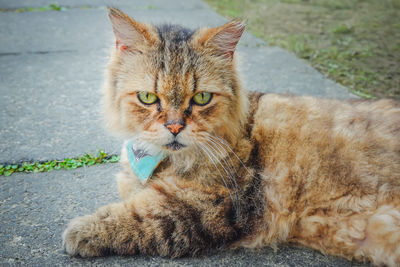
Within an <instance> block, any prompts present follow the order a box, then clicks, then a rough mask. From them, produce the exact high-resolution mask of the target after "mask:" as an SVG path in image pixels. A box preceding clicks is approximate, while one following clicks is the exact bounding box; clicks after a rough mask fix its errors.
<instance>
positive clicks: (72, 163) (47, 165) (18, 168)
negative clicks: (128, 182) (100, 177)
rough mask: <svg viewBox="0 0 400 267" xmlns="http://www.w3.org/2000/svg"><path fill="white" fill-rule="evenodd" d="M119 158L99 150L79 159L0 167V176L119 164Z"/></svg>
mask: <svg viewBox="0 0 400 267" xmlns="http://www.w3.org/2000/svg"><path fill="white" fill-rule="evenodd" d="M119 159H120V157H119V156H117V155H108V154H107V153H106V152H104V151H101V150H99V152H98V155H96V156H94V155H92V154H88V153H86V154H85V155H83V156H81V157H76V158H66V159H63V160H51V161H46V162H24V163H22V164H8V165H5V166H4V165H0V176H1V175H4V176H10V175H11V174H13V173H17V172H26V173H32V172H33V173H36V172H48V171H52V170H60V169H65V170H71V169H76V168H80V167H84V166H92V165H98V164H102V163H116V162H119Z"/></svg>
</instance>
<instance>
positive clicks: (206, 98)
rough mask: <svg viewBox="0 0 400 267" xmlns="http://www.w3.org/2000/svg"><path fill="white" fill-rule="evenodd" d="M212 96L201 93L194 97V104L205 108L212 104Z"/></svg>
mask: <svg viewBox="0 0 400 267" xmlns="http://www.w3.org/2000/svg"><path fill="white" fill-rule="evenodd" d="M212 96H213V94H212V93H207V92H200V93H197V94H195V95H194V96H193V102H194V103H195V104H197V105H200V106H204V105H207V104H208V103H210V101H211V98H212Z"/></svg>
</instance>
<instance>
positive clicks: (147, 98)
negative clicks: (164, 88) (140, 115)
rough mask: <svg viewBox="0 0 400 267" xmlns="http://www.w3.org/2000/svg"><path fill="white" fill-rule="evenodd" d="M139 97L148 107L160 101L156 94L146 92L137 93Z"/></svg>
mask: <svg viewBox="0 0 400 267" xmlns="http://www.w3.org/2000/svg"><path fill="white" fill-rule="evenodd" d="M137 97H138V98H139V100H140V101H141V102H142V103H143V104H146V105H151V104H154V103H156V102H157V100H158V97H157V96H156V95H155V94H153V93H150V92H146V91H142V92H139V93H137Z"/></svg>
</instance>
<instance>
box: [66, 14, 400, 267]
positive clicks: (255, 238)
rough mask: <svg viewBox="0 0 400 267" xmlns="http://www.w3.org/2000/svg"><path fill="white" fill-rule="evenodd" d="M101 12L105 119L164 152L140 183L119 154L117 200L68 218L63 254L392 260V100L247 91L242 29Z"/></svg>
mask: <svg viewBox="0 0 400 267" xmlns="http://www.w3.org/2000/svg"><path fill="white" fill-rule="evenodd" d="M109 17H110V20H111V24H112V28H113V31H114V34H115V37H116V47H115V48H114V49H113V52H112V56H111V59H110V63H109V66H108V75H107V79H106V84H105V87H104V96H103V99H104V110H105V112H104V113H105V117H106V124H107V126H108V127H109V128H110V129H112V130H114V131H115V132H116V133H119V134H121V135H123V136H124V137H125V138H126V139H127V140H134V142H136V143H142V144H145V146H146V149H148V150H143V151H152V152H149V153H153V152H154V151H159V152H160V151H161V152H162V153H164V154H165V157H164V158H162V159H161V161H160V163H159V165H158V166H156V167H155V170H154V173H153V174H152V176H151V178H149V179H148V180H147V181H145V182H141V181H140V180H139V179H138V177H137V176H136V175H135V173H134V172H133V171H132V168H131V165H130V161H129V159H128V151H127V147H124V148H123V150H122V154H121V164H122V167H123V170H122V172H121V173H119V174H118V175H117V182H118V190H119V193H120V196H121V198H122V202H120V203H114V204H110V205H107V206H104V207H101V208H100V209H99V210H98V211H96V212H95V213H94V214H91V215H87V216H83V217H78V218H75V219H73V220H72V221H71V222H70V223H69V225H68V227H67V229H66V230H65V231H64V233H63V246H64V248H65V250H66V252H67V253H68V254H70V255H74V256H82V257H93V256H101V255H107V254H113V253H115V254H123V255H133V254H137V253H144V254H149V255H160V256H168V257H171V258H175V257H182V256H194V255H199V254H201V253H207V251H209V250H214V249H230V248H237V247H248V248H259V247H263V246H272V247H276V246H277V245H278V244H280V243H298V244H302V245H304V246H307V247H310V248H313V249H317V250H319V251H321V252H323V253H327V254H332V255H338V256H342V257H345V258H347V259H349V260H353V259H355V260H359V261H370V262H372V263H373V264H375V265H381V264H385V265H388V266H396V265H400V246H399V244H400V104H399V103H398V102H396V101H394V100H378V101H366V100H343V101H339V100H333V99H331V100H329V99H317V98H314V97H309V96H290V95H279V94H262V93H257V92H250V91H249V92H247V91H245V90H244V89H242V87H241V84H240V80H239V78H238V75H237V72H236V68H235V48H236V45H237V43H238V41H239V39H240V37H241V35H242V33H243V31H244V27H245V26H244V24H243V22H242V21H240V20H233V21H230V22H228V23H226V24H225V25H222V26H220V27H217V28H200V29H198V30H194V31H192V30H188V29H186V28H182V27H180V26H175V25H162V26H158V27H156V26H153V25H147V24H142V23H140V22H137V21H135V20H133V19H132V18H130V17H129V16H128V15H126V14H124V13H123V12H121V11H119V10H117V9H114V8H109ZM143 151H142V150H140V151H139V152H138V153H136V154H134V155H136V157H137V158H136V160H140V159H141V158H142V157H145V156H147V154H146V153H144V152H143Z"/></svg>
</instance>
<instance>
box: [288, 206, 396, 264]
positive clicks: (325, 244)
mask: <svg viewBox="0 0 400 267" xmlns="http://www.w3.org/2000/svg"><path fill="white" fill-rule="evenodd" d="M326 214H329V211H321V212H317V213H316V214H314V215H312V216H307V217H305V218H302V219H301V220H300V222H299V223H298V225H297V229H296V231H295V232H296V233H295V235H294V238H293V240H292V241H298V242H300V243H302V244H304V245H306V246H309V247H312V248H315V249H318V250H320V251H322V252H324V253H329V254H334V255H339V256H344V257H346V258H348V259H350V260H351V259H353V258H354V259H357V260H360V261H366V260H369V261H371V262H372V263H373V264H375V265H387V266H399V265H400V245H399V244H400V206H392V205H382V206H380V207H379V208H378V209H376V210H374V211H365V212H358V213H355V212H349V213H348V214H336V215H335V214H334V213H330V214H329V215H328V216H326Z"/></svg>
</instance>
